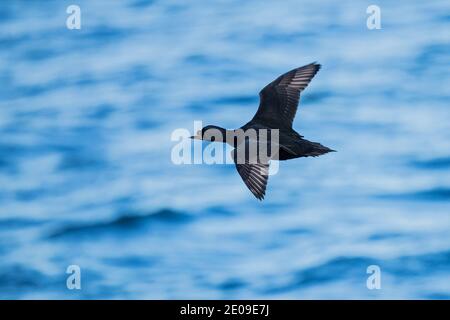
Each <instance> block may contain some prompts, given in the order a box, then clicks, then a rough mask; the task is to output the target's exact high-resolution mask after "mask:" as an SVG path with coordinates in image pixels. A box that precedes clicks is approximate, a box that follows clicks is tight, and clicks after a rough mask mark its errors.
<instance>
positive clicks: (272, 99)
mask: <svg viewBox="0 0 450 320" xmlns="http://www.w3.org/2000/svg"><path fill="white" fill-rule="evenodd" d="M319 69H320V64H317V63H315V62H313V63H310V64H308V65H306V66H303V67H300V68H296V69H294V70H291V71H289V72H286V73H285V74H283V75H281V76H279V77H278V78H277V79H275V80H274V81H272V82H271V83H269V84H268V85H267V86H265V87H264V88H263V89H262V90H261V92H260V93H259V99H260V102H259V108H258V111H257V112H256V114H255V116H254V117H253V120H252V121H259V122H260V123H266V124H276V125H282V126H287V127H288V128H292V122H293V121H294V117H295V113H296V112H297V106H298V102H299V100H300V92H302V91H303V90H304V89H305V88H306V86H307V85H308V84H309V82H310V81H311V79H312V78H313V77H314V76H315V74H316V73H317V72H318V71H319Z"/></svg>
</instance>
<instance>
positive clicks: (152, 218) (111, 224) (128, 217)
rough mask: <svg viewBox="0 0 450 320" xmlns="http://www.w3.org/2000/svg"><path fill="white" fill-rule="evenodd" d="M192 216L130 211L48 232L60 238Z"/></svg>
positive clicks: (163, 212)
mask: <svg viewBox="0 0 450 320" xmlns="http://www.w3.org/2000/svg"><path fill="white" fill-rule="evenodd" d="M191 219H192V217H190V216H188V215H187V214H184V213H180V212H176V211H173V210H170V209H163V210H160V211H157V212H154V213H149V214H139V213H130V214H125V215H122V216H119V217H117V218H115V219H113V220H110V221H104V222H95V223H91V224H75V225H70V226H66V227H62V228H59V229H56V230H54V231H52V232H50V233H49V234H48V236H47V237H48V238H50V239H54V238H60V237H64V236H70V235H93V234H95V232H102V231H108V230H114V231H117V229H121V230H127V229H131V230H134V228H137V227H139V226H142V225H143V224H147V223H166V224H171V225H172V224H180V223H186V222H188V221H190V220H191Z"/></svg>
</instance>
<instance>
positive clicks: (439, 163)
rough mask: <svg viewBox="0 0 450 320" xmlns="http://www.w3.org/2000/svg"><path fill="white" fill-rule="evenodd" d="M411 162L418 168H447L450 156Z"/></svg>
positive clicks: (449, 163)
mask: <svg viewBox="0 0 450 320" xmlns="http://www.w3.org/2000/svg"><path fill="white" fill-rule="evenodd" d="M411 164H412V165H413V166H414V167H416V168H419V169H433V170H440V169H448V168H450V157H444V158H435V159H429V160H423V161H413V162H412V163H411Z"/></svg>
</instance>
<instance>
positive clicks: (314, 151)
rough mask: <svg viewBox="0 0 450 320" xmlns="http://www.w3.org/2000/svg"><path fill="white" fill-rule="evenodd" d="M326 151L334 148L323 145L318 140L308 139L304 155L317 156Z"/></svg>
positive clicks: (331, 150)
mask: <svg viewBox="0 0 450 320" xmlns="http://www.w3.org/2000/svg"><path fill="white" fill-rule="evenodd" d="M306 141H307V140H306ZM328 152H336V150H333V149H330V148H328V147H325V146H323V145H321V144H320V143H318V142H312V141H308V145H307V147H306V150H305V153H304V156H305V157H318V156H321V155H323V154H325V153H328Z"/></svg>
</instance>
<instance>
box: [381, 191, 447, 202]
mask: <svg viewBox="0 0 450 320" xmlns="http://www.w3.org/2000/svg"><path fill="white" fill-rule="evenodd" d="M378 197H379V198H384V199H393V200H413V201H416V200H417V201H449V200H450V188H434V189H429V190H421V191H416V192H407V193H398V194H382V195H379V196H378Z"/></svg>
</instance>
